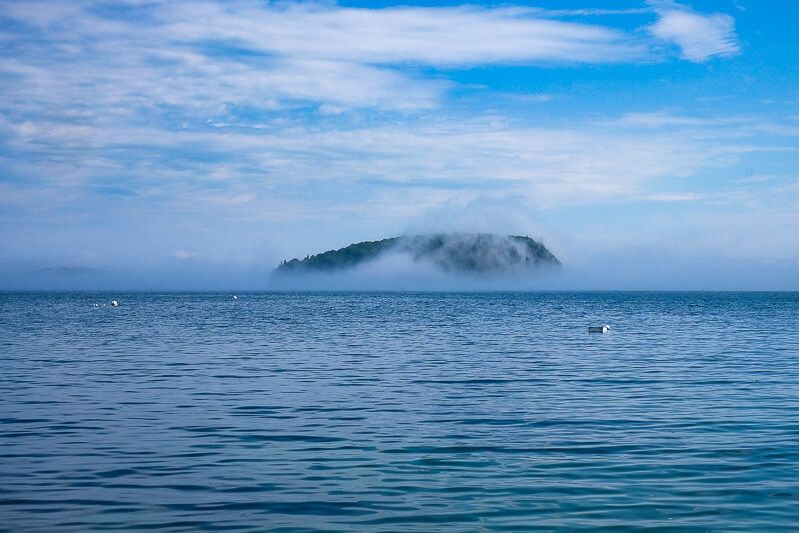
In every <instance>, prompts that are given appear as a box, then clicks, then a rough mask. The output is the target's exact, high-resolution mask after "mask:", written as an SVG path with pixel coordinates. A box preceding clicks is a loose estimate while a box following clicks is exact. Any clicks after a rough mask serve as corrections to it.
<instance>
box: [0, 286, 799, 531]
mask: <svg viewBox="0 0 799 533" xmlns="http://www.w3.org/2000/svg"><path fill="white" fill-rule="evenodd" d="M112 298H114V299H117V300H119V301H120V306H119V307H117V308H112V307H110V306H108V305H107V304H108V303H109V302H110V300H111V299H112ZM94 303H97V304H102V305H101V306H100V307H93V304H94ZM604 323H609V324H611V326H612V328H613V329H612V331H611V333H609V334H606V335H590V334H588V332H587V326H588V325H599V324H604ZM0 363H2V373H1V374H0V530H5V531H31V530H36V531H56V530H69V531H86V530H104V529H124V530H145V529H163V530H174V531H178V530H186V531H196V530H207V531H266V530H272V531H311V530H320V531H419V532H422V531H424V532H427V531H447V532H450V531H452V532H454V531H518V530H523V529H528V528H529V529H537V530H580V529H585V530H595V529H602V528H604V529H608V530H621V529H628V530H630V529H631V530H635V529H645V528H655V529H663V530H674V531H752V530H765V529H769V530H776V531H790V530H796V529H799V293H769V294H766V293H743V294H735V293H718V294H717V293H541V294H522V293H519V294H397V293H382V294H381V293H342V294H242V295H240V298H239V300H233V299H232V298H231V295H230V294H11V293H5V294H0Z"/></svg>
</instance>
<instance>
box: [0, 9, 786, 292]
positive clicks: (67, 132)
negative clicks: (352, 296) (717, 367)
mask: <svg viewBox="0 0 799 533" xmlns="http://www.w3.org/2000/svg"><path fill="white" fill-rule="evenodd" d="M797 20H799V4H797V3H796V2H794V1H792V0H774V1H770V2H755V1H753V0H717V1H707V0H705V1H699V0H696V1H691V2H687V3H678V2H675V1H670V0H653V1H643V0H641V1H635V0H616V1H613V2H610V1H607V0H582V1H544V0H542V1H537V2H533V3H506V2H503V3H488V2H477V1H473V2H470V3H468V4H463V3H460V2H448V1H442V2H421V1H419V2H402V3H397V2H388V1H386V2H267V1H263V0H262V1H251V0H232V1H220V2H213V1H200V2H188V1H187V2H161V1H158V0H152V1H150V0H123V1H105V0H99V1H92V0H87V1H84V2H77V1H73V2H63V1H59V0H47V1H46V2H38V1H35V0H23V1H15V0H4V1H3V2H2V3H0V289H20V288H25V289H37V288H39V289H52V288H85V289H92V288H98V289H100V288H114V289H117V288H119V289H122V288H129V289H147V288H152V289H215V288H225V289H226V288H242V289H246V288H251V289H258V288H267V287H268V273H269V271H270V270H271V269H272V268H273V267H274V266H275V265H276V264H277V263H278V262H279V261H281V260H282V259H288V258H292V257H298V256H299V257H303V256H305V255H307V254H309V253H316V252H320V251H324V250H329V249H334V248H339V247H341V246H344V245H347V244H349V243H353V242H358V241H362V240H375V239H381V238H384V237H390V236H395V235H400V234H403V233H427V232H432V231H485V232H495V233H506V234H523V235H529V236H531V237H534V238H536V239H541V240H543V242H544V243H545V244H546V245H547V246H548V247H549V248H550V249H551V250H552V251H553V252H554V253H555V254H556V255H557V256H558V258H559V259H560V260H561V261H562V262H563V264H564V272H566V275H565V276H564V277H562V278H561V279H560V281H557V282H548V283H550V284H549V285H547V286H549V287H553V288H581V289H690V290H694V289H720V290H735V289H743V290H749V289H769V290H799V228H798V227H797V226H799V171H797V169H799V152H798V151H797V149H799V30H797V26H796V21H797ZM542 286H543V285H542Z"/></svg>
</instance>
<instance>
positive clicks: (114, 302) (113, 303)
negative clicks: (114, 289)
mask: <svg viewBox="0 0 799 533" xmlns="http://www.w3.org/2000/svg"><path fill="white" fill-rule="evenodd" d="M118 306H119V302H117V301H116V300H111V307H118Z"/></svg>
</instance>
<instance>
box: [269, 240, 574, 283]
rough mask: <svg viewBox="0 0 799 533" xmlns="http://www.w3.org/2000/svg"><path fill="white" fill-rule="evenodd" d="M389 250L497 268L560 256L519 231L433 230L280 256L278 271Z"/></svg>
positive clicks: (354, 262) (336, 265)
mask: <svg viewBox="0 0 799 533" xmlns="http://www.w3.org/2000/svg"><path fill="white" fill-rule="evenodd" d="M387 253H400V254H408V255H410V256H411V257H412V258H413V259H414V260H416V261H425V260H426V261H430V262H432V263H433V264H435V265H437V266H438V267H439V268H441V269H442V270H444V271H448V272H461V273H486V274H490V273H500V272H507V271H514V270H515V271H519V270H533V269H536V268H538V267H554V266H559V265H560V261H558V259H557V258H556V257H555V256H554V255H552V252H550V251H549V250H548V249H547V247H546V246H544V245H543V244H541V243H540V242H538V241H536V240H534V239H531V238H530V237H523V236H520V235H507V236H503V235H493V234H489V233H437V234H432V235H412V236H402V237H392V238H390V239H383V240H380V241H365V242H359V243H357V244H351V245H349V246H346V247H344V248H340V249H338V250H330V251H327V252H322V253H320V254H316V255H311V256H307V257H305V259H291V260H290V261H283V262H282V263H280V266H278V267H277V269H275V272H276V273H278V274H286V273H301V272H335V271H341V270H346V269H349V268H353V267H355V266H358V265H360V264H363V263H366V262H367V261H372V260H375V259H377V258H379V257H381V256H384V255H385V254H387Z"/></svg>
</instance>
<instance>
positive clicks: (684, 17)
mask: <svg viewBox="0 0 799 533" xmlns="http://www.w3.org/2000/svg"><path fill="white" fill-rule="evenodd" d="M667 5H668V6H670V7H667V8H664V9H659V10H658V14H659V19H658V21H657V22H656V23H655V24H654V25H652V26H650V28H649V30H650V32H651V33H652V34H653V35H654V36H655V37H657V38H659V39H663V40H665V41H671V42H674V43H676V44H677V45H678V46H679V47H680V50H681V51H682V56H683V57H684V58H685V59H687V60H689V61H694V62H703V61H707V60H708V59H710V58H712V57H717V56H720V57H725V56H732V55H735V54H737V53H738V52H739V51H740V45H739V44H738V36H737V35H736V33H735V20H734V19H733V18H732V17H731V16H729V15H725V14H723V13H713V14H710V15H702V14H699V13H694V12H692V11H689V10H687V9H684V8H682V7H680V6H678V5H677V4H672V3H669V4H667Z"/></svg>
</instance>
